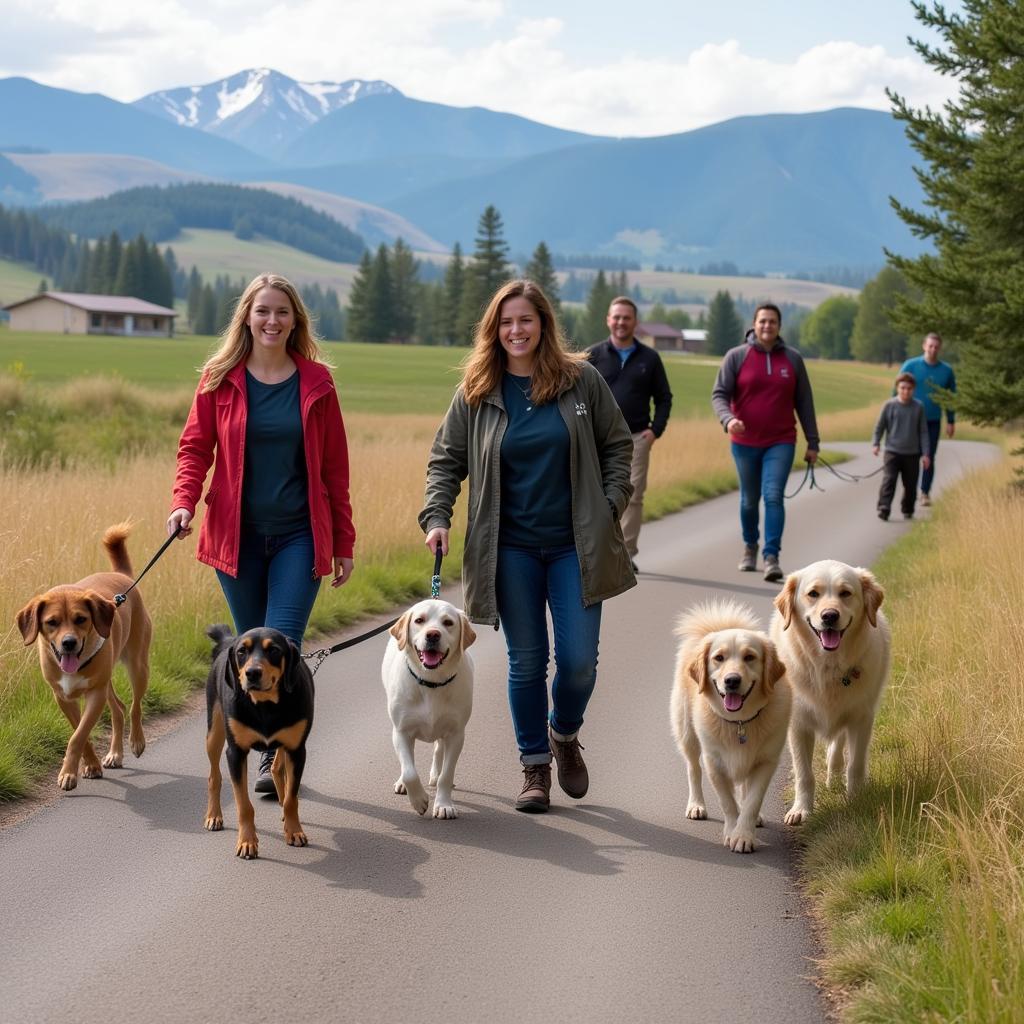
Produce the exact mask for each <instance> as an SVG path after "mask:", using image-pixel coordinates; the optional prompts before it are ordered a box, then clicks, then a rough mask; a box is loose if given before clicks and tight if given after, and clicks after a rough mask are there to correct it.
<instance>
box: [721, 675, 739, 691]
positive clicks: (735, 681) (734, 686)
mask: <svg viewBox="0 0 1024 1024" xmlns="http://www.w3.org/2000/svg"><path fill="white" fill-rule="evenodd" d="M722 682H723V683H724V684H725V688H726V689H727V690H738V689H739V688H740V686H741V685H742V683H743V677H742V676H741V675H740V674H739V673H738V672H730V673H729V674H728V675H727V676H726V677H725V679H723V680H722Z"/></svg>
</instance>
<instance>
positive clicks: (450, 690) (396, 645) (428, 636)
mask: <svg viewBox="0 0 1024 1024" xmlns="http://www.w3.org/2000/svg"><path fill="white" fill-rule="evenodd" d="M390 632H391V639H390V640H388V646H387V649H386V650H385V651H384V661H383V664H382V665H381V678H382V680H383V682H384V691H385V693H386V694H387V699H388V714H389V715H390V716H391V724H392V730H391V741H392V743H393V744H394V747H395V753H396V754H397V755H398V762H399V764H400V766H401V769H402V773H401V775H399V776H398V780H397V781H396V782H395V792H396V793H405V794H406V795H407V796H408V797H409V803H411V804H412V807H413V810H414V811H416V813H417V814H426V812H427V807H428V806H429V804H430V797H429V796H428V795H427V791H426V790H425V789H424V788H423V783H422V782H421V781H420V775H419V772H418V771H417V770H416V757H415V747H416V741H417V740H421V741H422V742H424V743H433V744H434V755H433V760H432V762H431V766H430V785H432V786H433V785H434V784H436V785H437V792H436V794H435V795H434V817H435V818H457V817H458V816H459V814H458V811H457V810H456V808H455V803H454V801H453V800H452V789H453V788H454V786H455V764H456V762H457V761H458V759H459V754H461V753H462V746H463V743H464V742H465V739H466V723H467V722H468V721H469V716H470V714H471V713H472V711H473V658H472V656H471V655H470V653H469V651H468V650H466V648H467V647H469V645H470V644H471V643H473V641H474V640H476V633H475V632H474V631H473V627H472V626H471V625H470V624H469V619H467V618H466V614H465V612H463V611H461V610H460V609H458V608H455V607H453V606H452V605H450V604H449V603H448V602H447V601H439V600H437V599H433V598H432V599H430V600H427V601H420V602H419V603H418V604H414V605H413V606H412V607H411V608H410V609H409V610H408V611H407V612H406V613H405V614H404V615H403V616H402V617H401V618H400V619H399V620H398V621H397V622H396V623H395V624H394V625H393V626H392V627H391V630H390Z"/></svg>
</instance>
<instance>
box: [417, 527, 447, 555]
mask: <svg viewBox="0 0 1024 1024" xmlns="http://www.w3.org/2000/svg"><path fill="white" fill-rule="evenodd" d="M423 543H424V544H426V545H427V549H428V550H429V551H430V553H431V554H432V555H436V554H437V545H438V544H440V545H441V554H442V555H447V554H448V531H447V530H446V529H445V528H444V527H443V526H435V527H434V528H433V529H432V530H431V531H430V533H428V534H427V537H426V540H424V542H423Z"/></svg>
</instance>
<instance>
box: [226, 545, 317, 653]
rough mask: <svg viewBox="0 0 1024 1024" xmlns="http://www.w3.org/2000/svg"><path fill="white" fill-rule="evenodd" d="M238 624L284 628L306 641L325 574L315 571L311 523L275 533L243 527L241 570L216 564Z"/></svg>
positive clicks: (238, 628)
mask: <svg viewBox="0 0 1024 1024" xmlns="http://www.w3.org/2000/svg"><path fill="white" fill-rule="evenodd" d="M217 578H218V579H219V580H220V586H221V590H223V591H224V597H225V598H226V599H227V602H228V608H230V609H231V617H232V618H233V619H234V620H235V630H236V631H237V632H238V633H244V632H245V631H246V630H247V629H254V628H255V627H257V626H270V627H272V628H273V629H279V630H280V631H281V632H282V633H284V635H285V636H287V637H290V638H291V639H292V640H294V641H295V643H296V644H298V645H299V647H300V649H301V647H302V637H303V635H304V634H305V632H306V624H307V623H308V622H309V614H310V612H311V611H312V610H313V602H314V601H315V600H316V595H317V592H318V591H319V590H320V580H319V578H318V577H316V576H314V575H313V534H312V533H311V531H310V529H309V527H303V528H302V529H301V530H295V531H294V532H292V533H283V534H280V535H275V536H269V537H268V536H265V535H264V534H260V533H253V532H252V531H250V530H246V529H245V528H244V527H243V529H242V537H241V542H240V544H239V549H238V575H237V576H229V575H228V574H227V573H226V572H221V570H220V569H218V570H217Z"/></svg>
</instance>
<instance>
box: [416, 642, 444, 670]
mask: <svg viewBox="0 0 1024 1024" xmlns="http://www.w3.org/2000/svg"><path fill="white" fill-rule="evenodd" d="M416 654H417V655H418V656H419V659H420V664H421V665H422V666H423V667H424V668H428V669H435V668H440V667H441V666H442V665H443V664H444V660H445V658H447V657H448V652H447V651H442V650H441V649H440V648H438V647H427V648H426V649H425V650H420V648H418V647H417V648H416Z"/></svg>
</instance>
